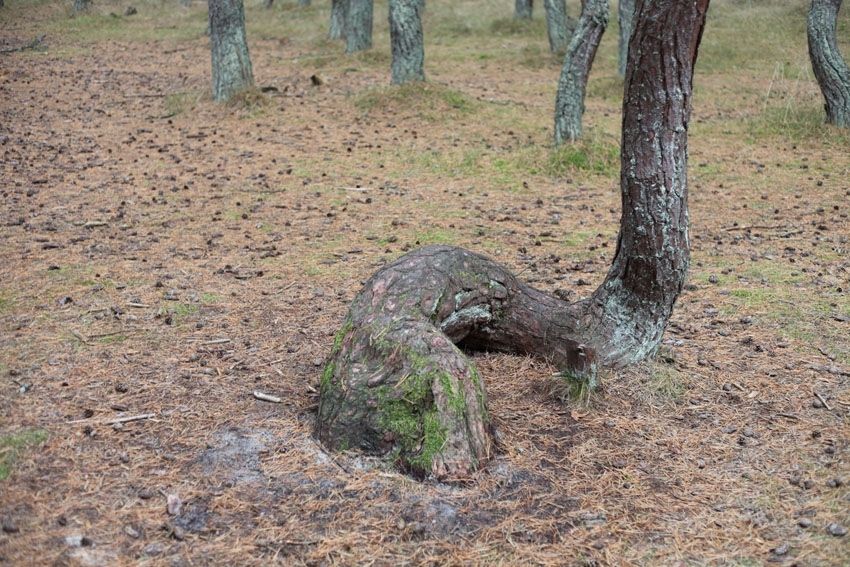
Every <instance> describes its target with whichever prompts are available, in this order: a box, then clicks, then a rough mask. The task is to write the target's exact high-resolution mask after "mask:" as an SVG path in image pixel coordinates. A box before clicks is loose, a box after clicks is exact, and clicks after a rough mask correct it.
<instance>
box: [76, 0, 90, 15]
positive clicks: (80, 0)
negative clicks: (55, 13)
mask: <svg viewBox="0 0 850 567" xmlns="http://www.w3.org/2000/svg"><path fill="white" fill-rule="evenodd" d="M88 9H89V0H74V13H77V12H84V11H86V10H88Z"/></svg>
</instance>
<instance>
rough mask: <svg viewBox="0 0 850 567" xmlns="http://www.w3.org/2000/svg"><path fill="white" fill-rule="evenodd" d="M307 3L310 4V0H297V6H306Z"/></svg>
mask: <svg viewBox="0 0 850 567" xmlns="http://www.w3.org/2000/svg"><path fill="white" fill-rule="evenodd" d="M309 5H310V0H298V7H299V8H306V7H307V6H309Z"/></svg>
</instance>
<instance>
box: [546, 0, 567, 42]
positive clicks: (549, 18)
mask: <svg viewBox="0 0 850 567" xmlns="http://www.w3.org/2000/svg"><path fill="white" fill-rule="evenodd" d="M543 8H544V9H545V10H546V31H547V32H548V34H549V49H550V50H551V51H552V53H560V52H562V51H565V50H566V49H567V47H568V46H569V45H570V38H572V35H573V31H574V29H575V22H574V21H573V20H572V19H571V18H570V17H569V16H567V3H566V1H565V0H543Z"/></svg>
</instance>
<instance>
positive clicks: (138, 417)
mask: <svg viewBox="0 0 850 567" xmlns="http://www.w3.org/2000/svg"><path fill="white" fill-rule="evenodd" d="M152 417H156V414H155V413H143V414H141V415H131V416H129V417H116V418H115V419H110V420H107V421H104V422H103V425H115V424H116V423H127V422H128V421H139V420H142V419H150V418H152Z"/></svg>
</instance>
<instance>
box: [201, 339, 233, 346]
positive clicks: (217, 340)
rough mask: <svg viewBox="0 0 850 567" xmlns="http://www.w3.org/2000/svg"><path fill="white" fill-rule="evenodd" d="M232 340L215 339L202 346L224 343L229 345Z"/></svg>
mask: <svg viewBox="0 0 850 567" xmlns="http://www.w3.org/2000/svg"><path fill="white" fill-rule="evenodd" d="M229 342H230V339H213V340H211V341H205V342H203V343H201V344H205V345H223V344H224V343H229Z"/></svg>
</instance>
